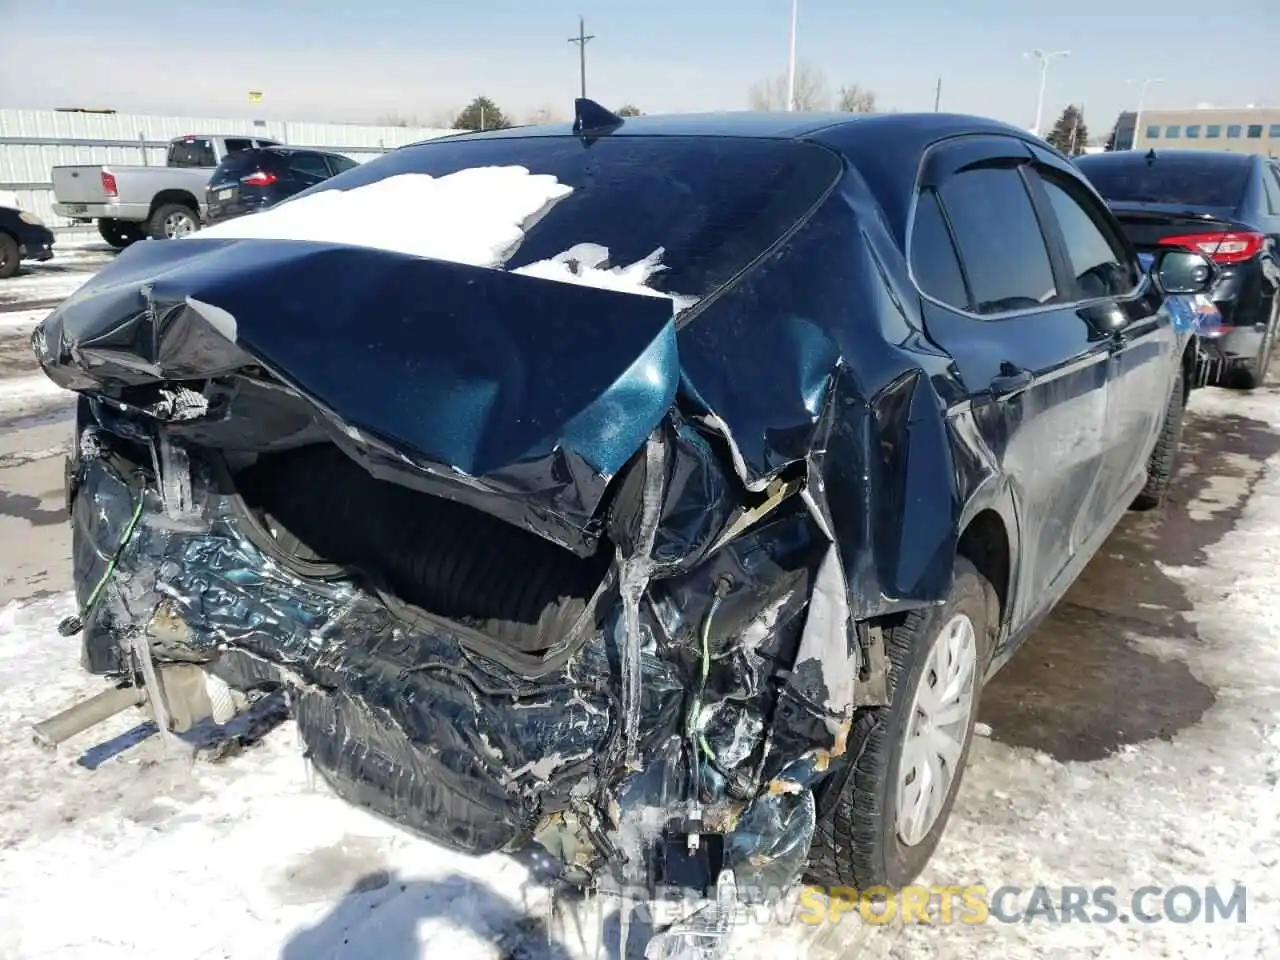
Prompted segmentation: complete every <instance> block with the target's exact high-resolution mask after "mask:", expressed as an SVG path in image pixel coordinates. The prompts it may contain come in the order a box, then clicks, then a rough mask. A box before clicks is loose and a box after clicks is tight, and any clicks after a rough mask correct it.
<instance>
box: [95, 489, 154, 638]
mask: <svg viewBox="0 0 1280 960" xmlns="http://www.w3.org/2000/svg"><path fill="white" fill-rule="evenodd" d="M145 501H146V498H145V497H139V498H138V504H137V506H135V507H134V508H133V516H132V517H130V518H129V522H128V523H127V524H126V525H125V528H124V533H122V534H121V535H120V544H119V546H117V547H116V549H115V552H114V553H112V554H111V560H110V561H109V562H108V563H107V569H106V570H104V571H102V576H101V577H99V578H98V582H97V583H96V584H94V586H93V592H91V593H90V594H89V600H88V602H87V603H86V604H85V605H84V612H83V613H82V614H81V617H84V618H87V617H88V616H89V614H91V613H93V608H94V607H95V606H97V603H98V597H99V595H100V594H101V593H102V589H103V587H105V586H106V585H107V581H108V580H110V579H111V575H112V574H113V573H115V572H116V566H117V564H119V562H120V556H121V554H123V553H124V548H125V547H126V546H128V545H129V541H130V540H132V539H133V532H134V531H135V530H136V529H137V528H138V520H139V518H140V517H141V516H142V506H143V504H144V503H145Z"/></svg>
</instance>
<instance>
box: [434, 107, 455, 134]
mask: <svg viewBox="0 0 1280 960" xmlns="http://www.w3.org/2000/svg"><path fill="white" fill-rule="evenodd" d="M460 112H461V111H460V110H459V109H458V108H457V107H443V108H442V109H440V110H437V111H435V112H434V113H432V114H431V116H429V117H428V118H427V126H429V127H431V128H433V129H435V130H452V129H453V121H454V120H456V119H457V117H458V114H459V113H460Z"/></svg>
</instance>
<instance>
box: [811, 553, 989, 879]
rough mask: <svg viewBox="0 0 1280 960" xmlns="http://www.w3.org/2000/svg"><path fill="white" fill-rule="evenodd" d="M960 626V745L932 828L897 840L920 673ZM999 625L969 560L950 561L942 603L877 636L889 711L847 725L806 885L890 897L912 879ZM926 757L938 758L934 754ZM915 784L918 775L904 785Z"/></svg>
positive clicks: (964, 755)
mask: <svg viewBox="0 0 1280 960" xmlns="http://www.w3.org/2000/svg"><path fill="white" fill-rule="evenodd" d="M964 621H967V623H968V625H969V627H971V628H972V647H971V657H969V658H968V659H969V662H970V664H971V674H970V677H971V695H970V698H969V708H968V715H967V718H965V719H963V720H956V721H955V724H954V726H953V729H952V731H951V733H952V734H953V736H952V738H951V740H952V742H953V743H958V744H959V746H958V748H957V749H956V750H955V754H954V755H955V761H954V767H951V768H948V769H946V772H947V774H948V775H949V779H948V780H947V782H946V787H945V788H944V789H943V790H942V791H940V792H939V793H937V794H936V795H935V797H936V799H935V801H934V802H935V803H936V807H935V809H936V814H935V815H934V816H933V819H932V821H931V823H927V824H923V825H920V826H918V827H917V828H916V830H915V831H914V833H915V835H914V836H910V835H907V836H904V835H903V832H902V830H900V824H899V820H898V815H897V799H898V794H899V786H898V782H899V772H900V768H901V765H902V760H903V754H904V748H905V746H906V743H907V737H908V734H909V733H914V732H915V731H913V729H912V727H913V726H914V725H913V723H912V721H913V717H914V716H915V715H916V714H917V710H916V709H915V708H916V706H917V704H916V696H917V692H918V691H919V690H920V688H921V685H922V682H923V681H924V679H925V678H926V675H928V676H934V677H936V673H935V672H934V664H933V663H932V662H931V661H932V659H933V657H932V654H933V652H934V650H935V647H936V645H937V644H940V643H942V642H943V637H944V634H945V633H946V632H948V631H950V630H951V629H952V628H953V627H955V625H957V624H961V625H962V626H963V623H964ZM998 623H999V602H998V601H997V599H996V594H995V591H994V590H993V589H992V587H991V584H990V583H989V582H988V581H987V580H986V579H985V578H984V577H983V576H982V575H981V574H980V573H978V571H977V569H975V568H974V566H973V564H971V563H970V562H969V561H968V560H966V559H964V558H963V557H957V558H956V562H955V578H954V582H953V584H952V587H951V594H950V596H948V597H947V601H946V603H945V604H943V605H942V606H932V607H926V608H924V609H922V610H914V611H912V612H911V613H909V614H908V615H907V616H906V618H905V619H904V620H903V621H902V622H901V623H899V624H898V625H896V626H893V627H892V628H887V629H886V631H885V650H886V653H887V655H888V658H889V681H890V689H891V690H892V691H893V692H892V695H891V703H890V705H889V706H887V707H875V708H872V709H869V710H865V711H862V712H861V713H860V714H859V715H858V716H857V717H856V718H855V722H854V726H853V730H852V731H851V732H850V735H849V741H848V753H847V754H846V755H847V756H848V757H849V758H850V763H849V764H848V765H847V766H846V767H845V768H844V770H843V771H842V772H841V773H838V774H836V775H834V776H833V778H832V779H831V780H830V781H828V782H827V783H826V784H824V785H823V787H822V788H821V789H820V793H819V797H818V808H819V819H818V829H817V832H816V834H815V836H814V840H813V846H812V848H811V849H810V856H809V874H808V875H809V878H810V879H811V880H812V881H813V882H815V883H820V884H823V885H826V886H842V887H853V888H854V889H856V890H858V891H866V890H868V889H870V888H872V887H887V888H889V889H891V890H897V889H901V888H902V887H904V886H906V885H907V884H909V883H911V881H913V880H914V879H915V878H916V877H917V876H919V875H920V871H921V870H923V869H924V867H925V864H926V863H928V861H929V858H930V857H931V856H932V855H933V852H934V850H935V849H936V848H937V846H938V841H939V840H940V839H941V838H942V834H943V831H944V830H945V829H946V825H947V820H948V818H949V817H950V815H951V808H952V806H953V804H954V803H955V798H956V794H957V792H958V791H959V787H960V783H961V779H962V777H963V775H964V768H965V763H966V761H967V760H968V757H969V748H970V746H971V745H972V743H973V727H974V723H975V722H976V720H977V715H978V704H979V700H980V695H981V692H982V680H983V676H984V674H985V672H986V669H987V666H988V664H989V663H990V659H991V651H992V635H993V632H994V628H995V625H996V624H998ZM912 739H913V740H914V739H916V737H914V736H913V737H912ZM932 756H933V757H934V758H935V760H937V759H940V756H941V755H940V754H937V753H936V752H932ZM938 767H939V768H940V769H941V768H942V765H941V764H939V765H938ZM920 776H921V774H920V772H919V771H918V770H917V771H916V773H915V777H916V779H915V780H914V781H913V783H918V782H919V777H920Z"/></svg>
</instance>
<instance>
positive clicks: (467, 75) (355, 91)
mask: <svg viewBox="0 0 1280 960" xmlns="http://www.w3.org/2000/svg"><path fill="white" fill-rule="evenodd" d="M1230 10H1231V15H1230V19H1229V22H1227V23H1224V22H1223V21H1222V20H1221V19H1220V17H1219V16H1218V11H1219V8H1218V7H1217V6H1216V5H1214V4H1212V3H1205V2H1204V0H1160V2H1158V3H1150V2H1148V3H1129V4H1124V3H1118V2H1116V0H1070V2H1059V3H1054V4H1052V5H1050V4H1047V3H1043V2H1034V0H967V2H966V0H947V2H941V0H894V2H890V3H884V2H881V3H871V2H868V0H801V2H800V29H799V40H798V50H799V55H800V57H801V58H802V59H804V60H808V61H810V62H812V63H814V64H816V65H817V66H819V67H820V68H821V69H822V70H823V72H824V73H825V74H826V76H827V78H828V80H829V83H830V86H831V88H832V89H833V90H834V89H835V88H836V87H838V86H839V85H841V84H850V83H858V84H861V85H863V86H866V87H870V88H871V89H873V90H875V92H876V93H877V95H878V98H879V103H880V105H881V107H882V108H892V107H896V108H898V109H901V110H904V111H910V110H931V109H933V99H934V85H935V83H936V82H937V79H938V77H939V76H941V77H942V106H943V109H944V110H950V111H957V112H966V113H976V114H984V115H987V116H992V117H996V118H998V119H1002V120H1007V121H1009V122H1012V123H1016V124H1019V125H1021V126H1030V125H1031V123H1032V122H1033V120H1034V117H1035V104H1036V92H1037V85H1038V82H1039V71H1038V68H1037V66H1036V65H1035V64H1034V63H1032V62H1030V61H1028V60H1026V59H1025V58H1024V57H1023V54H1024V53H1025V52H1026V51H1028V50H1031V49H1033V48H1035V47H1040V48H1042V49H1046V50H1062V49H1070V50H1071V56H1070V58H1068V59H1067V60H1065V61H1055V62H1054V64H1053V66H1052V67H1051V69H1050V73H1049V85H1048V91H1047V94H1046V98H1045V103H1046V108H1045V122H1046V124H1048V123H1049V122H1051V121H1052V119H1053V118H1054V117H1056V116H1057V114H1058V113H1059V112H1060V111H1061V109H1062V107H1063V106H1065V105H1066V104H1067V103H1068V102H1072V101H1074V102H1076V103H1082V104H1083V105H1084V109H1085V116H1086V120H1087V121H1088V122H1089V125H1090V126H1091V127H1093V128H1094V129H1093V132H1094V134H1095V135H1098V134H1100V133H1102V132H1104V131H1105V130H1106V129H1107V128H1109V127H1110V125H1111V123H1112V122H1113V121H1114V119H1115V116H1116V114H1117V113H1118V112H1119V111H1120V110H1121V109H1124V108H1132V106H1133V102H1134V101H1135V100H1136V97H1137V86H1136V84H1135V85H1126V84H1125V81H1126V80H1129V79H1137V80H1140V79H1142V78H1146V77H1163V78H1164V82H1163V83H1161V84H1156V85H1153V86H1152V87H1151V88H1150V90H1149V93H1148V95H1147V100H1146V105H1147V106H1149V107H1166V106H1167V107H1175V106H1194V105H1195V104H1197V103H1201V102H1209V103H1213V104H1216V105H1221V106H1227V105H1244V104H1248V103H1257V104H1264V103H1267V104H1273V105H1274V104H1280V55H1277V54H1276V50H1277V47H1276V44H1277V43H1278V42H1280V41H1277V37H1280V0H1236V2H1233V3H1232V4H1231V5H1230ZM790 11H791V4H790V0H648V2H646V3H624V2H620V0H607V2H601V0H596V2H594V3H588V2H587V0H575V2H572V3H570V2H566V0H466V2H462V0H253V2H249V0H217V2H213V3H191V2H175V0H113V2H104V0H0V106H2V107H54V106H106V107H114V108H115V109H117V110H119V111H121V112H159V113H175V114H185V115H205V116H209V115H215V116H216V115H222V116H242V115H245V114H246V113H248V112H249V111H250V107H249V103H248V97H247V93H248V91H249V90H251V89H255V90H261V91H263V92H264V94H265V96H264V99H263V102H262V104H261V106H260V107H259V108H257V111H258V115H262V116H269V117H279V118H286V119H288V118H296V119H312V120H373V119H374V118H375V117H377V116H379V115H383V114H387V113H391V112H397V113H400V114H402V115H417V116H418V117H419V118H420V119H422V120H423V121H428V120H429V119H432V118H435V117H437V116H439V115H443V114H445V113H446V112H448V111H456V110H457V109H458V108H460V107H461V106H463V105H464V104H465V103H466V102H467V101H468V100H470V99H471V98H472V97H474V96H475V95H476V94H478V93H485V94H487V95H488V96H490V97H492V98H493V99H494V100H495V101H496V102H497V103H498V105H499V106H500V107H501V108H502V109H503V110H505V111H506V112H508V113H509V114H512V115H514V116H515V117H516V118H517V119H524V118H525V117H526V116H528V115H529V114H531V113H532V112H534V111H536V110H538V109H540V108H553V109H555V110H556V111H557V112H559V113H560V114H562V115H564V114H567V113H568V112H569V110H570V108H571V106H572V99H573V97H574V96H575V95H576V93H577V85H578V62H577V53H576V48H575V47H574V46H572V45H570V44H569V43H568V42H567V40H568V37H569V36H570V35H571V34H573V33H575V32H576V30H577V16H578V13H579V12H582V13H584V14H585V15H586V17H587V30H588V32H589V33H594V34H595V35H596V39H595V40H592V41H591V42H590V43H589V44H588V47H587V53H588V62H587V71H588V76H587V85H588V94H589V95H590V96H591V97H592V98H593V99H598V100H600V101H602V102H603V103H605V104H607V105H609V106H611V107H615V108H616V107H618V106H620V105H622V104H623V103H625V102H633V103H635V104H637V105H638V106H639V107H640V108H641V109H643V110H645V111H646V112H649V113H658V112H670V111H695V110H725V109H729V110H732V109H742V108H745V107H746V106H747V89H748V87H749V86H750V84H751V83H752V81H753V80H757V79H760V78H763V77H766V76H768V75H769V74H777V73H780V72H782V71H784V70H785V69H786V63H787V32H788V27H789V22H790ZM1200 38H1211V39H1212V42H1211V43H1206V44H1198V41H1199V40H1200Z"/></svg>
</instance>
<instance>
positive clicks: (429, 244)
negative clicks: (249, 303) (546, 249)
mask: <svg viewBox="0 0 1280 960" xmlns="http://www.w3.org/2000/svg"><path fill="white" fill-rule="evenodd" d="M572 192H573V188H572V187H570V186H568V185H567V184H563V183H561V182H560V181H559V180H557V179H556V178H555V177H554V176H552V175H550V174H535V173H530V172H529V170H528V169H526V168H525V167H519V166H495V167H470V168H468V169H465V170H459V171H457V172H456V173H451V174H447V175H446V176H443V177H433V176H430V175H429V174H425V173H402V174H397V175H395V176H391V177H386V178H385V179H382V180H376V181H374V182H372V183H367V184H363V185H361V186H358V187H351V188H350V189H347V190H339V189H329V190H321V191H319V192H318V193H313V194H310V195H308V196H305V197H298V198H296V199H293V200H289V201H288V202H285V203H281V204H279V205H277V206H275V207H272V208H270V209H268V210H265V211H263V212H262V213H259V214H255V215H254V216H251V217H238V218H236V219H234V220H228V221H226V222H224V223H220V224H215V225H214V226H212V227H209V228H208V229H206V230H202V231H200V232H199V233H194V234H191V235H190V236H189V237H187V238H186V239H187V240H189V241H190V240H200V239H231V238H235V239H257V240H309V241H313V242H324V243H342V244H349V245H352V246H361V247H370V248H373V249H377V250H387V251H390V252H393V253H404V254H408V255H410V256H415V257H425V258H429V259H434V260H447V261H449V262H451V263H463V264H467V265H469V266H473V267H492V268H500V267H502V266H503V265H504V264H505V263H506V262H507V260H508V259H510V258H511V256H512V255H513V254H514V253H515V252H516V250H517V249H518V248H519V246H520V244H521V242H522V241H523V240H524V237H525V234H526V232H527V231H528V230H529V229H530V228H531V227H532V226H533V225H534V224H535V223H537V221H538V220H539V219H541V218H542V217H543V216H545V215H546V213H547V211H549V210H550V209H551V208H552V207H553V206H554V205H555V204H556V203H558V202H559V201H561V200H563V199H564V198H565V197H567V196H569V194H571V193H572ZM662 253H663V250H662V248H661V247H659V248H658V249H657V250H654V251H653V252H652V253H650V254H649V255H648V256H647V257H645V258H644V259H642V260H640V261H637V262H636V263H634V264H630V265H627V266H608V265H607V263H608V260H609V250H608V248H607V247H603V246H600V245H599V244H595V243H580V244H577V245H575V246H573V247H571V248H570V249H569V250H566V251H564V252H562V253H560V254H559V255H557V256H555V257H553V258H552V259H550V260H543V261H539V262H537V263H531V264H528V265H527V266H524V267H521V268H519V269H517V270H514V271H512V272H513V273H520V274H524V275H526V276H533V277H540V278H542V279H544V280H555V281H557V282H560V283H576V284H581V285H584V286H592V287H601V288H604V289H607V290H616V291H620V292H623V293H635V294H644V295H647V296H658V297H667V296H669V297H670V298H671V299H672V300H673V301H674V302H675V304H676V309H677V310H680V309H684V308H686V307H688V306H690V305H691V304H693V303H694V302H696V298H693V297H685V296H681V295H674V294H666V293H662V292H660V291H657V290H654V289H652V288H651V287H649V286H648V282H649V280H650V279H651V278H652V277H653V276H654V275H655V274H656V273H658V272H660V271H661V270H663V269H664V268H663V266H662V264H661V259H662Z"/></svg>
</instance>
